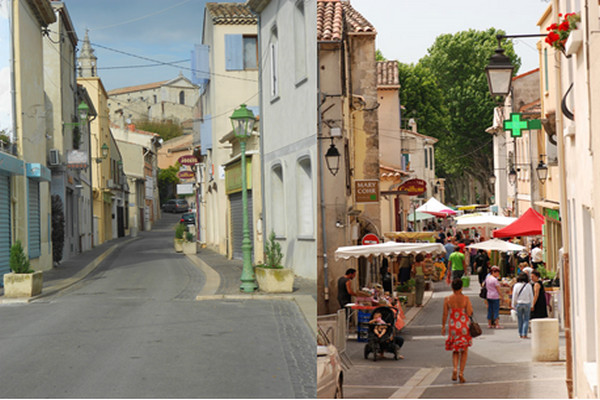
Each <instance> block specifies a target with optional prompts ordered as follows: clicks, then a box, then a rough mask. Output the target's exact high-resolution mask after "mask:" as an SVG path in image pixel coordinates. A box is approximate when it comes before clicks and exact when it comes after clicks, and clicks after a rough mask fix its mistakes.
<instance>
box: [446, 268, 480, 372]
mask: <svg viewBox="0 0 600 400" xmlns="http://www.w3.org/2000/svg"><path fill="white" fill-rule="evenodd" d="M462 286H463V283H462V279H455V280H453V281H452V291H453V293H452V294H451V295H450V296H448V297H446V298H445V299H444V316H443V317H442V335H444V336H445V335H446V321H448V338H447V339H446V350H448V351H452V366H453V369H452V380H453V381H455V380H456V378H457V372H458V371H457V369H458V366H459V364H460V373H458V379H459V380H460V383H464V382H465V377H464V371H465V366H466V365H467V355H468V352H469V347H470V346H471V345H472V344H473V340H472V338H471V334H470V332H469V319H470V317H471V315H473V305H472V304H471V300H469V298H468V297H467V296H465V295H464V294H463V293H462ZM448 316H449V317H450V318H448Z"/></svg>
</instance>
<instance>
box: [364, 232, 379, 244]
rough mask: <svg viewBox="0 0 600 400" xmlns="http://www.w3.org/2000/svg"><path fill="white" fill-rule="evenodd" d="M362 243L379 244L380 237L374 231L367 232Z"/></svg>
mask: <svg viewBox="0 0 600 400" xmlns="http://www.w3.org/2000/svg"><path fill="white" fill-rule="evenodd" d="M361 243H362V244H363V245H367V244H379V238H378V237H377V235H374V234H372V233H367V234H366V235H365V236H364V237H363V238H362V241H361Z"/></svg>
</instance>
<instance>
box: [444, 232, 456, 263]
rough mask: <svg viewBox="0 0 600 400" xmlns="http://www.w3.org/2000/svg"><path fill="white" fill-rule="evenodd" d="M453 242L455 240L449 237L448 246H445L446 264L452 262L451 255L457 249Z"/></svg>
mask: <svg viewBox="0 0 600 400" xmlns="http://www.w3.org/2000/svg"><path fill="white" fill-rule="evenodd" d="M453 241H454V238H452V236H447V239H446V244H445V245H444V249H446V263H447V262H448V261H449V260H450V254H452V253H453V252H454V250H455V249H456V246H455V245H454V243H453Z"/></svg>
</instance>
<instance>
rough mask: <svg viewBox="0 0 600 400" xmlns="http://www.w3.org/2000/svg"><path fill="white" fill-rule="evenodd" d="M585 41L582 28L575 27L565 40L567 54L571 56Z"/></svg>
mask: <svg viewBox="0 0 600 400" xmlns="http://www.w3.org/2000/svg"><path fill="white" fill-rule="evenodd" d="M582 42H583V34H582V32H581V29H575V30H574V31H571V33H570V34H569V38H568V39H567V41H566V42H565V55H567V56H570V55H573V54H575V53H577V51H578V50H579V48H580V47H581V43H582Z"/></svg>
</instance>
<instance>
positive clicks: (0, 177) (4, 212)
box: [0, 172, 10, 285]
mask: <svg viewBox="0 0 600 400" xmlns="http://www.w3.org/2000/svg"><path fill="white" fill-rule="evenodd" d="M9 258H10V175H7V174H4V173H2V172H0V285H2V284H3V282H4V279H3V277H4V274H6V273H8V272H10V266H9V265H8V260H9Z"/></svg>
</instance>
